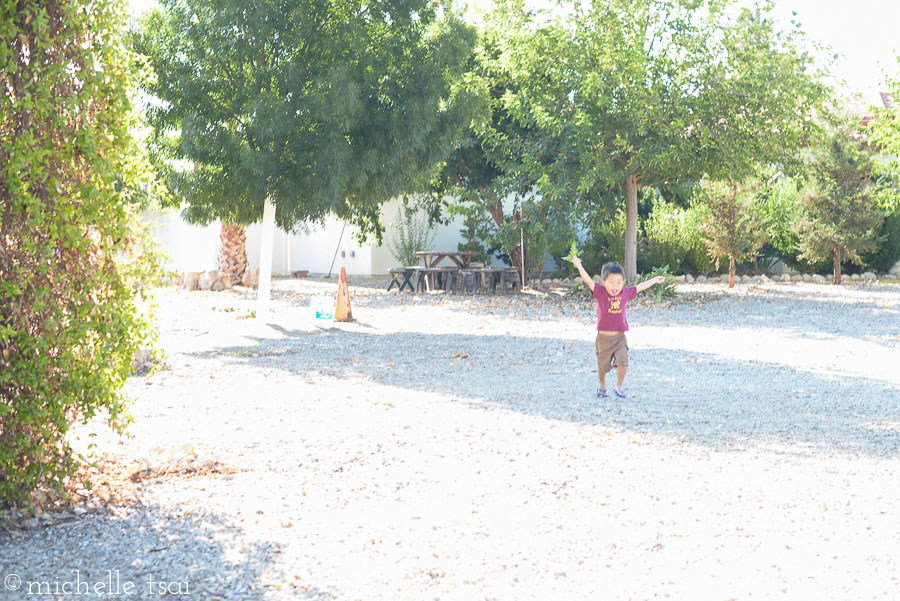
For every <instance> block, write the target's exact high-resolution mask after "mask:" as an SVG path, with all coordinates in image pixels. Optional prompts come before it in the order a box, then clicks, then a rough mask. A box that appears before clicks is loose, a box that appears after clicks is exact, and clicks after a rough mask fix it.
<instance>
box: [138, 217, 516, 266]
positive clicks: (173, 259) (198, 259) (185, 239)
mask: <svg viewBox="0 0 900 601" xmlns="http://www.w3.org/2000/svg"><path fill="white" fill-rule="evenodd" d="M505 204H509V205H510V206H509V207H508V209H509V210H511V209H512V201H511V200H509V201H508V202H507V203H505ZM399 206H400V201H399V200H393V201H390V202H388V203H385V205H384V206H383V208H382V211H381V216H382V217H381V218H382V223H383V224H384V226H385V232H384V240H385V243H384V244H383V245H382V246H380V247H375V246H372V245H365V246H360V245H359V242H358V241H357V239H356V233H357V229H356V228H355V227H354V226H351V225H347V226H346V227H344V224H343V222H341V221H339V220H338V219H336V218H329V219H326V220H325V223H324V225H321V226H315V227H310V228H309V229H308V230H306V231H302V230H301V231H299V232H298V233H296V234H292V235H290V234H287V233H285V232H284V231H282V230H281V229H276V231H275V236H274V240H273V256H272V272H273V273H276V274H279V273H281V274H286V273H290V272H292V271H298V270H306V271H309V272H310V273H312V274H325V273H328V271H329V269H330V268H331V272H332V273H333V274H334V273H339V272H340V270H341V266H342V265H343V266H345V267H346V268H347V273H348V274H350V275H384V274H386V273H387V272H388V270H389V269H391V268H392V267H397V266H398V265H397V261H396V260H395V259H394V257H393V256H392V255H391V252H390V250H389V249H388V247H387V243H386V242H387V240H390V239H391V238H392V237H393V236H394V235H395V231H396V229H395V228H396V226H395V224H394V220H395V218H396V216H397V208H398V207H399ZM144 221H145V222H148V223H151V224H153V226H154V227H153V229H154V234H155V235H156V236H157V238H158V239H159V240H160V242H161V244H162V247H163V250H164V251H165V252H166V253H167V254H168V255H169V261H168V263H167V264H166V267H167V268H169V269H178V270H179V271H182V272H184V271H207V270H214V269H217V265H216V260H217V255H218V251H219V231H220V226H219V224H218V223H214V224H212V225H209V226H195V225H190V224H188V223H186V222H185V221H184V220H183V219H182V218H181V216H180V214H179V213H178V212H177V211H173V212H171V213H166V214H163V215H159V214H150V213H146V214H145V215H144ZM462 227H463V218H462V217H456V218H454V219H453V220H452V221H451V222H450V223H449V224H448V225H439V226H437V227H436V229H435V231H434V241H433V243H432V244H431V248H429V249H422V250H438V251H441V250H445V251H455V250H457V245H458V244H459V243H460V242H462V236H461V235H460V231H461V230H462ZM342 229H343V234H342V232H341V230H342ZM260 235H261V225H260V224H259V223H255V224H253V225H250V226H249V227H248V228H247V258H248V260H249V262H250V266H251V267H254V268H255V267H259V250H260V249H259V247H260ZM335 251H337V257H335ZM342 255H343V256H342ZM332 260H333V261H334V266H333V268H332ZM495 263H497V264H498V265H499V264H500V263H499V262H496V261H495Z"/></svg>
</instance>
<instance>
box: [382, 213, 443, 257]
mask: <svg viewBox="0 0 900 601" xmlns="http://www.w3.org/2000/svg"><path fill="white" fill-rule="evenodd" d="M392 229H393V235H392V236H391V237H390V238H389V239H388V240H387V247H388V250H389V251H391V255H393V257H394V259H395V260H396V261H397V263H399V264H400V265H401V266H405V267H410V266H413V265H417V264H418V263H419V258H418V257H417V256H416V252H418V251H424V250H430V249H431V244H432V243H433V242H434V232H433V231H432V228H431V226H430V225H429V223H428V216H427V215H421V216H419V213H418V211H417V209H416V207H412V206H410V205H409V204H408V203H406V202H404V203H403V206H401V207H398V208H397V216H396V217H395V218H394V223H393V228H392Z"/></svg>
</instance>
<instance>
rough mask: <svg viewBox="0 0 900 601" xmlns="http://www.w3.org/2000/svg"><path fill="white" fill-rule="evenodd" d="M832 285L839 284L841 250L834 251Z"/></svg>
mask: <svg viewBox="0 0 900 601" xmlns="http://www.w3.org/2000/svg"><path fill="white" fill-rule="evenodd" d="M834 283H835V284H840V283H841V249H840V248H835V249H834Z"/></svg>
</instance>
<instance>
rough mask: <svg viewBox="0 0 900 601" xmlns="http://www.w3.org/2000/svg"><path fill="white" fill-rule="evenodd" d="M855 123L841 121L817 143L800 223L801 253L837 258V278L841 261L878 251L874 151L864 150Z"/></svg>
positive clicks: (808, 256) (858, 259)
mask: <svg viewBox="0 0 900 601" xmlns="http://www.w3.org/2000/svg"><path fill="white" fill-rule="evenodd" d="M854 127H855V124H853V123H838V124H836V125H835V126H834V129H833V131H832V132H831V135H830V138H829V139H828V140H827V142H826V143H825V144H824V146H823V147H822V148H818V149H816V154H817V156H816V160H815V164H814V167H813V175H812V181H811V186H810V188H809V189H808V190H807V192H806V193H805V194H804V195H803V197H802V199H801V202H802V205H803V210H804V212H803V216H802V217H801V218H800V220H799V221H798V222H797V223H796V226H795V228H796V232H797V234H798V235H799V236H800V246H799V248H800V251H801V255H800V256H801V258H804V259H806V260H808V261H823V260H827V259H832V262H833V266H834V279H835V282H839V281H840V274H841V267H840V266H841V262H842V261H852V262H854V263H856V264H860V263H862V253H864V252H874V251H875V249H876V247H877V245H876V237H875V236H876V231H877V228H878V227H879V225H880V224H881V220H882V217H881V211H880V210H879V208H878V205H877V199H876V197H875V195H874V193H873V187H872V181H871V179H870V177H871V174H872V171H873V165H872V159H871V156H869V154H868V153H867V152H866V151H860V150H859V142H858V141H857V140H856V139H855V137H854Z"/></svg>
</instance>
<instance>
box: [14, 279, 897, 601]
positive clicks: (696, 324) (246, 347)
mask: <svg viewBox="0 0 900 601" xmlns="http://www.w3.org/2000/svg"><path fill="white" fill-rule="evenodd" d="M275 284H276V285H275V288H276V302H275V311H274V314H273V316H272V318H271V319H269V320H267V321H268V322H269V323H268V324H265V323H260V322H258V321H257V320H253V319H243V318H242V317H244V316H246V315H247V314H248V312H249V311H250V310H251V309H252V307H253V303H252V300H251V298H250V297H249V295H245V294H243V293H241V292H237V291H231V292H224V293H201V292H194V293H186V292H179V291H176V290H166V291H163V293H162V295H161V311H160V324H161V329H162V337H161V343H162V346H163V347H164V348H165V349H166V352H167V354H168V357H167V360H166V361H167V367H166V368H165V369H163V370H161V371H159V372H158V373H156V374H154V375H152V376H151V377H149V378H147V377H134V378H132V379H131V381H130V382H129V385H128V387H129V391H130V392H131V393H132V394H133V395H134V396H136V397H137V402H136V404H135V405H134V407H133V411H132V413H133V415H134V418H135V423H134V425H133V427H132V428H131V433H132V435H133V437H131V438H128V439H119V438H118V437H116V436H114V435H113V434H111V433H110V432H109V431H108V430H106V429H105V428H104V426H103V424H102V423H100V422H96V423H92V424H89V425H88V426H87V427H83V428H80V429H79V430H78V433H79V436H80V439H79V440H78V441H76V443H77V444H79V445H82V446H83V445H85V444H86V443H87V442H88V441H94V442H96V443H97V444H98V451H99V452H101V453H112V454H120V455H125V456H127V457H130V458H133V459H135V460H138V461H141V460H145V461H147V462H149V463H153V462H154V461H158V460H159V458H160V457H162V456H163V455H165V454H166V453H169V454H177V453H178V452H179V450H178V449H181V448H183V446H182V445H185V444H189V445H192V446H193V449H194V450H195V451H196V452H197V453H198V454H199V455H200V456H201V457H204V458H217V459H218V460H219V461H221V463H222V464H224V465H226V466H229V467H232V468H235V469H236V470H238V471H237V473H233V474H210V475H206V476H200V477H192V478H187V477H185V478H172V477H169V478H160V479H150V480H147V481H145V483H144V485H143V487H142V488H141V492H140V503H138V504H133V505H129V506H125V507H119V508H114V509H102V510H100V509H96V510H91V511H89V512H88V513H87V514H85V515H84V516H81V517H79V518H77V519H75V520H72V521H68V522H64V523H61V524H59V525H56V526H51V527H44V528H38V529H34V530H29V531H26V532H24V533H18V534H15V535H14V536H13V537H7V536H6V535H2V534H0V578H4V579H5V580H4V582H3V583H0V599H26V598H29V597H30V596H29V595H27V594H26V589H21V588H20V589H18V590H9V589H10V587H9V586H8V584H15V580H14V579H13V580H12V581H10V575H15V576H16V577H17V578H19V579H20V581H21V583H22V585H23V586H24V587H26V588H27V586H28V584H29V583H32V584H33V583H35V582H37V583H46V584H47V585H48V586H51V587H52V585H53V584H54V583H58V584H60V585H65V584H66V583H75V581H76V578H77V579H80V581H81V582H86V583H88V584H90V585H91V586H95V585H96V583H97V582H100V581H103V582H106V581H107V579H108V577H109V573H111V575H112V578H113V580H114V582H113V584H115V578H116V577H117V576H118V578H119V581H120V583H127V582H132V583H133V588H132V589H131V590H132V593H131V594H130V595H128V594H123V595H119V596H118V598H135V599H137V598H139V599H155V598H157V597H158V596H159V594H158V593H159V588H158V587H159V586H160V585H159V582H160V581H162V582H164V583H166V585H167V586H168V587H169V592H170V593H173V594H177V592H181V593H184V592H189V593H190V595H191V597H192V598H196V599H222V598H227V599H267V600H268V599H272V600H276V599H277V600H281V599H316V600H318V599H322V600H325V599H328V600H332V599H333V600H365V601H375V600H384V601H388V600H390V601H398V600H403V599H411V600H415V601H420V600H431V599H441V600H451V599H452V600H456V599H458V600H465V601H469V600H489V599H497V600H503V601H506V600H517V599H541V600H550V599H554V600H556V599H572V600H584V599H636V600H637V599H641V600H643V599H655V598H672V599H689V600H692V601H693V600H704V599H717V600H726V599H742V600H743V599H751V598H754V599H755V598H764V599H771V598H783V599H792V600H793V599H815V600H829V599H835V600H837V599H852V600H861V599H866V600H868V599H896V598H898V596H900V566H898V563H897V558H898V557H900V536H898V532H900V474H898V471H900V469H898V465H900V464H898V452H900V285H897V284H881V285H856V284H853V285H849V284H848V285H844V286H840V287H837V286H832V285H824V284H806V283H792V284H774V283H773V284H766V285H762V286H756V287H744V288H738V289H734V290H731V291H729V290H728V289H726V288H725V287H723V286H722V285H720V284H702V285H701V284H695V285H689V286H682V287H681V290H682V291H684V294H683V295H682V297H681V299H680V300H679V301H677V302H675V303H670V304H667V305H661V306H657V305H655V304H653V303H652V301H650V300H649V298H641V299H639V301H638V302H637V303H636V304H635V305H634V306H632V307H630V308H629V323H630V324H631V326H632V331H631V332H630V334H629V344H630V347H631V357H632V365H631V367H630V371H629V375H628V378H627V380H626V388H627V390H628V392H629V394H630V398H629V399H628V400H627V401H618V400H613V399H604V400H602V401H598V400H597V399H596V398H595V397H594V389H595V388H596V373H595V369H596V367H595V364H596V362H595V359H594V354H593V328H594V323H593V321H594V315H595V313H594V308H593V306H592V304H591V301H590V299H584V298H582V299H572V298H566V297H559V296H556V295H547V294H544V293H530V294H529V293H526V294H522V295H513V296H508V297H485V296H480V297H476V298H475V299H471V298H466V297H462V296H451V297H446V296H443V295H440V294H436V295H431V294H429V295H411V294H408V293H405V294H403V295H402V296H401V295H397V294H396V293H395V292H392V293H390V294H386V293H385V292H384V291H383V290H381V289H380V288H376V287H367V286H366V285H367V284H371V285H372V286H374V285H376V284H379V283H378V282H376V283H374V284H373V283H371V282H366V281H356V282H351V284H352V290H353V301H352V302H353V314H354V316H355V317H356V318H357V319H358V321H357V322H356V323H353V324H341V325H338V326H336V327H335V328H333V329H330V330H320V329H318V328H316V327H315V326H314V325H312V320H311V314H310V297H311V296H313V295H317V294H322V293H333V292H334V288H335V280H334V279H332V280H331V281H330V282H325V281H311V280H301V281H296V280H279V281H276V283H275ZM645 294H646V293H645ZM90 433H96V434H97V436H96V437H95V438H89V437H88V435H89V434H90ZM88 506H89V507H90V505H88ZM76 570H77V571H78V572H77V574H76ZM148 578H152V579H153V582H154V585H153V586H148ZM176 584H177V587H176ZM70 590H72V589H70ZM106 590H108V589H106ZM44 596H45V597H46V595H44ZM67 596H69V595H66V594H64V593H60V594H59V595H56V596H55V598H63V597H67ZM104 596H105V595H103V594H100V595H98V594H92V595H79V597H80V598H99V597H104Z"/></svg>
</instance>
